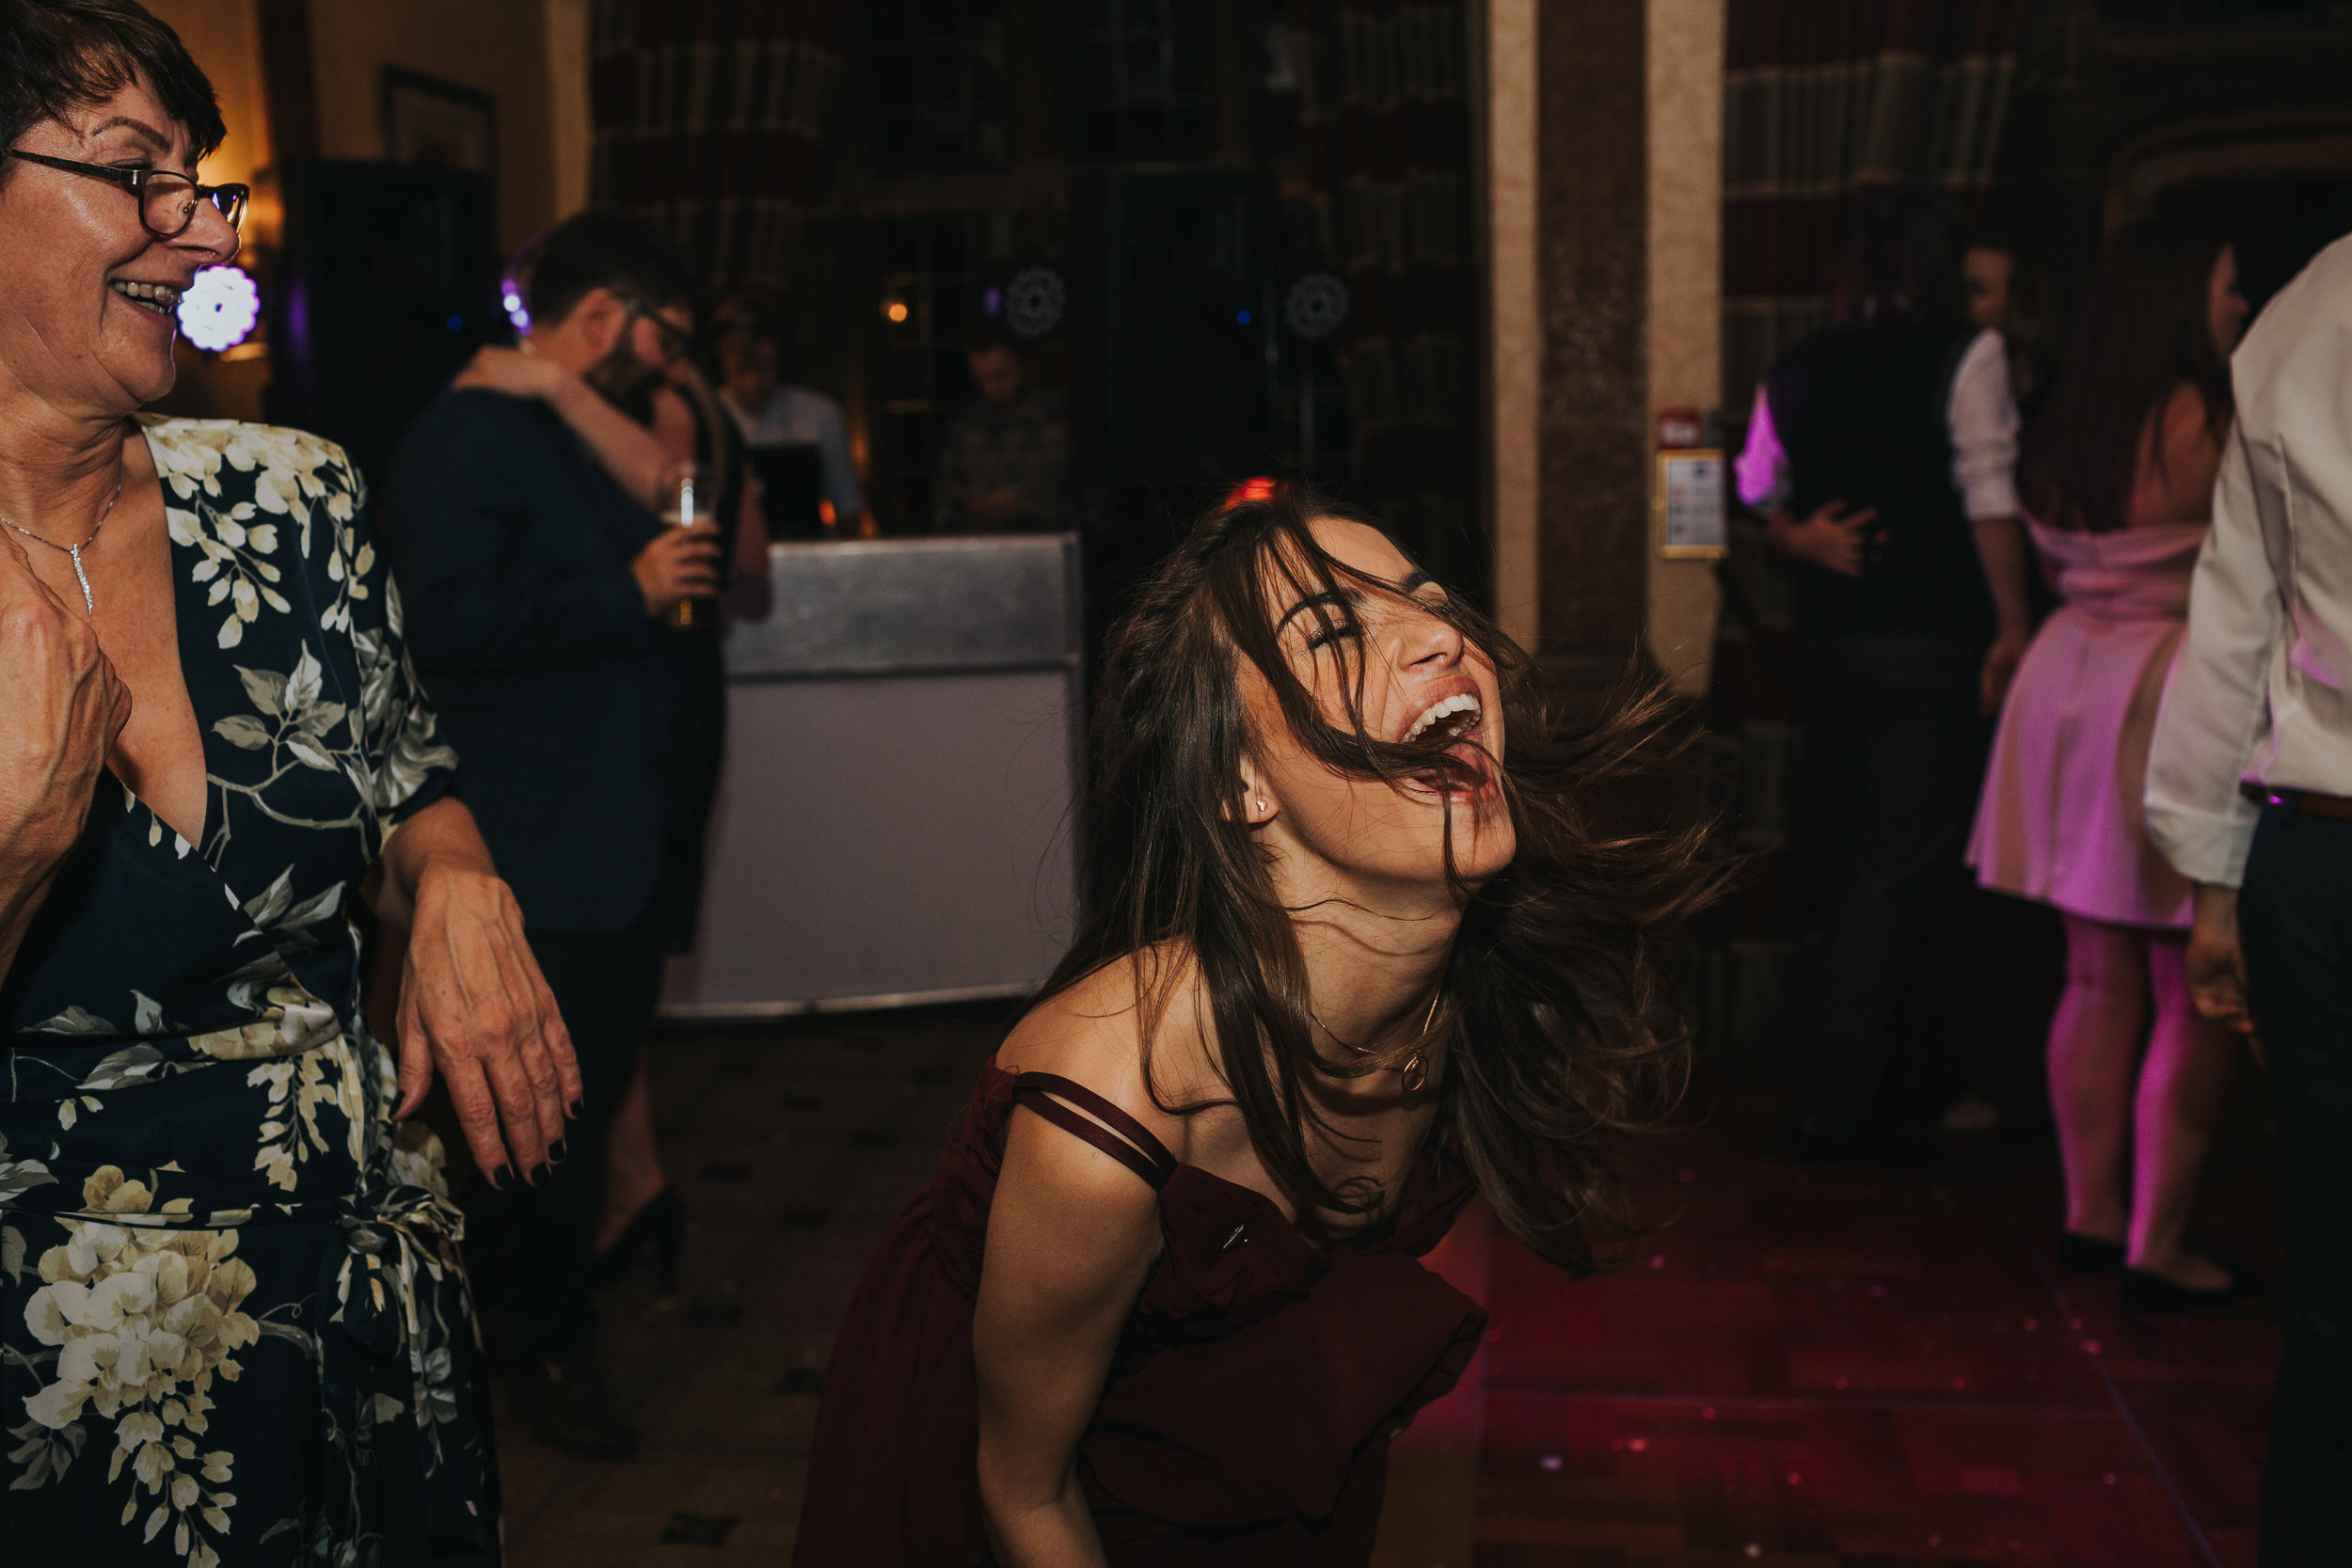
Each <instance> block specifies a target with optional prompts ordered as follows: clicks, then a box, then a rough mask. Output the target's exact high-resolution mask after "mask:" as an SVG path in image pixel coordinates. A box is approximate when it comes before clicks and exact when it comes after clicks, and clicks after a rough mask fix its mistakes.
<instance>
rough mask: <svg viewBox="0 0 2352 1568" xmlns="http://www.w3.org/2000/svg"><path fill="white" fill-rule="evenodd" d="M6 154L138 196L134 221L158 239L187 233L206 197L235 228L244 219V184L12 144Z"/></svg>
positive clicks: (249, 194)
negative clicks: (201, 180)
mask: <svg viewBox="0 0 2352 1568" xmlns="http://www.w3.org/2000/svg"><path fill="white" fill-rule="evenodd" d="M8 156H9V157H11V158H22V159H24V161H25V162H26V163H28V164H39V165H40V166H42V167H43V168H61V169H63V170H65V171H66V172H67V173H68V174H86V175H87V176H89V177H90V178H91V179H93V180H104V181H108V182H112V183H114V184H117V185H120V186H121V187H122V188H123V189H124V190H126V191H129V192H130V193H131V194H132V195H133V196H135V197H137V198H139V222H140V223H141V224H143V225H145V226H146V229H147V231H148V232H149V233H151V234H152V235H154V236H155V237H156V238H157V239H159V240H176V239H178V238H179V237H180V236H181V235H183V234H184V233H186V232H187V231H188V225H189V224H191V223H194V222H195V221H196V204H197V203H198V202H199V201H209V202H211V203H212V204H213V205H214V207H215V208H216V209H218V211H219V213H220V215H221V216H222V217H224V218H226V219H228V221H229V227H230V228H231V229H234V228H237V227H238V226H239V225H241V224H242V223H244V222H245V208H246V201H247V200H248V199H250V198H251V197H252V195H253V193H252V191H251V190H249V189H248V188H246V186H244V185H199V184H198V183H197V182H195V181H193V180H191V179H189V178H188V177H187V176H186V175H184V174H174V173H173V172H172V171H171V170H169V169H167V168H143V167H138V166H133V167H128V168H124V167H119V166H116V165H113V164H77V163H75V162H74V161H73V160H72V159H71V158H52V157H50V156H49V155H48V154H47V153H45V152H21V151H19V150H17V149H15V148H13V147H11V148H9V149H8Z"/></svg>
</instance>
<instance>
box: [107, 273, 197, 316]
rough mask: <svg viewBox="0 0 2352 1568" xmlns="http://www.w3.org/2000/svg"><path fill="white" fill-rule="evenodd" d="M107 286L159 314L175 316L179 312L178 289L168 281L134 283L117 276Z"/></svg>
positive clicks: (133, 302)
mask: <svg viewBox="0 0 2352 1568" xmlns="http://www.w3.org/2000/svg"><path fill="white" fill-rule="evenodd" d="M107 287H109V288H111V289H113V290H114V292H115V293H119V294H120V295H121V296H122V297H123V298H125V299H127V300H129V301H130V302H131V303H132V304H134V305H136V306H138V307H140V308H141V309H148V310H152V311H154V312H155V313H156V314H157V315H159V316H167V317H169V316H177V315H178V314H179V313H180V291H179V290H177V289H175V288H173V287H172V286H171V285H170V284H168V283H134V282H132V281H131V280H130V279H128V278H124V277H118V278H116V279H115V280H114V281H113V282H112V283H110V284H108V285H107Z"/></svg>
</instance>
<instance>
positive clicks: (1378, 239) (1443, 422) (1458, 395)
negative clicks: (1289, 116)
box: [1291, 0, 1483, 582]
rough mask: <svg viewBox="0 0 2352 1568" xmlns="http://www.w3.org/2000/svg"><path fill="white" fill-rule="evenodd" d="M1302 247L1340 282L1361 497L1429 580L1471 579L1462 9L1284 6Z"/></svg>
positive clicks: (1471, 405) (1363, 0)
mask: <svg viewBox="0 0 2352 1568" xmlns="http://www.w3.org/2000/svg"><path fill="white" fill-rule="evenodd" d="M1291 36H1292V51H1293V60H1294V62H1295V70H1296V71H1297V73H1298V103H1299V123H1300V135H1301V142H1302V145H1303V150H1304V153H1305V161H1306V170H1307V180H1308V185H1309V190H1310V195H1309V197H1308V200H1307V216H1308V228H1309V230H1310V233H1309V235H1308V236H1307V241H1308V243H1307V248H1308V250H1309V252H1310V254H1311V256H1312V257H1314V258H1315V259H1316V260H1318V261H1321V262H1322V263H1323V264H1325V265H1328V266H1330V267H1332V268H1333V269H1334V270H1336V271H1338V272H1340V273H1342V274H1343V275H1344V276H1345V277H1346V278H1347V284H1348V289H1349V292H1350V293H1351V294H1352V295H1353V296H1354V297H1353V305H1352V309H1351V312H1350V316H1349V320H1348V324H1347V326H1346V329H1345V332H1344V334H1343V337H1342V338H1341V340H1340V351H1341V356H1342V364H1341V374H1342V379H1343V383H1344V385H1345V387H1346V389H1347V400H1348V409H1349V413H1350V415H1351V417H1352V419H1353V420H1354V424H1355V432H1356V449H1357V471H1358V473H1359V475H1360V477H1361V483H1362V489H1363V499H1364V500H1365V501H1366V502H1367V503H1368V504H1369V505H1371V506H1372V507H1373V508H1374V510H1375V511H1376V512H1378V513H1379V514H1380V515H1381V516H1382V517H1383V518H1384V519H1385V520H1386V521H1387V522H1388V523H1389V524H1390V526H1391V527H1392V528H1394V529H1396V530H1397V531H1398V532H1399V534H1400V535H1401V536H1402V537H1403V538H1405V539H1406V541H1407V543H1408V544H1409V545H1410V546H1412V547H1413V548H1414V550H1415V551H1416V552H1417V553H1418V554H1419V555H1420V556H1421V558H1422V560H1423V561H1424V562H1426V563H1427V564H1428V565H1429V567H1430V569H1431V570H1432V571H1435V572H1437V573H1438V574H1439V575H1440V576H1444V577H1447V578H1451V579H1452V580H1454V581H1455V582H1475V581H1481V580H1483V571H1482V570H1481V568H1480V562H1479V559H1478V550H1477V544H1476V540H1475V532H1476V530H1475V528H1474V526H1473V514H1474V512H1475V510H1476V506H1477V498H1478V449H1477V433H1478V422H1477V410H1478V406H1479V398H1478V388H1477V385H1476V381H1475V376H1474V369H1475V365H1476V358H1475V355H1474V353H1473V348H1472V343H1473V333H1474V327H1475V323H1476V321H1477V293H1476V283H1475V280H1474V279H1473V277H1472V274H1471V268H1470V254H1471V227H1470V69H1469V68H1470V55H1469V43H1470V31H1469V18H1468V16H1467V14H1466V11H1465V8H1464V6H1463V4H1462V0H1291Z"/></svg>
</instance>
